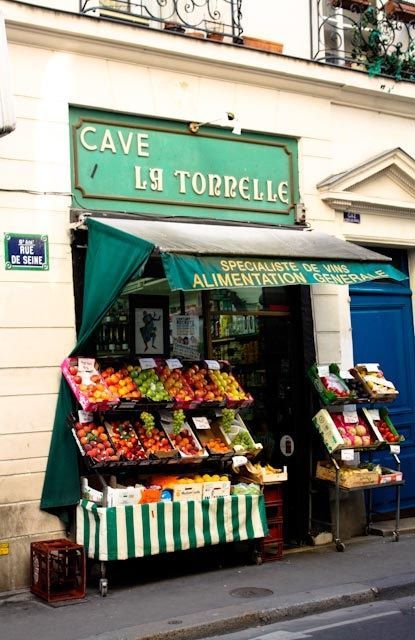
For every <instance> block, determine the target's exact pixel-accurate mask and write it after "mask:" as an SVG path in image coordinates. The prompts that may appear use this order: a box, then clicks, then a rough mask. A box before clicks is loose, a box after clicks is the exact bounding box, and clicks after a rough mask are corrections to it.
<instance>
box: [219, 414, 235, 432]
mask: <svg viewBox="0 0 415 640" xmlns="http://www.w3.org/2000/svg"><path fill="white" fill-rule="evenodd" d="M234 419H235V411H233V409H223V411H222V420H221V426H222V429H223V430H224V432H225V433H226V434H228V433H229V432H230V430H231V426H232V422H233V421H234Z"/></svg>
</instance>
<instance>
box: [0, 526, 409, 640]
mask: <svg viewBox="0 0 415 640" xmlns="http://www.w3.org/2000/svg"><path fill="white" fill-rule="evenodd" d="M245 560H246V557H245V556H244V555H240V556H235V555H234V554H232V553H231V551H230V548H218V549H215V548H213V547H211V548H209V549H204V550H199V552H182V554H181V555H179V554H176V555H175V556H173V554H168V555H166V556H164V557H162V556H155V557H153V558H146V559H142V560H134V561H129V562H126V563H124V562H122V561H120V562H118V563H116V564H115V565H114V566H113V567H112V569H113V571H111V570H110V574H109V592H108V595H107V597H106V598H103V597H101V596H100V595H99V593H98V590H97V586H98V581H97V580H94V581H92V582H91V583H90V584H89V587H88V592H87V597H86V598H85V599H84V600H81V601H76V602H75V601H72V602H70V601H69V602H67V603H65V604H64V605H61V606H50V605H48V604H47V603H45V602H43V601H42V600H39V599H38V598H36V597H35V596H32V595H31V594H29V593H27V592H25V593H20V594H14V595H9V597H3V598H0V638H1V639H2V640H23V639H24V638H30V639H31V640H57V639H59V640H173V639H174V640H192V639H193V638H195V639H196V638H204V637H211V636H215V635H219V634H224V633H229V632H235V631H238V630H241V629H247V628H250V627H255V626H259V625H268V624H272V623H276V622H278V621H283V620H287V619H292V618H298V617H300V616H305V615H310V614H316V613H319V612H322V611H329V610H337V609H340V608H343V607H348V606H352V605H360V604H365V603H373V602H376V601H378V600H380V599H384V598H387V597H396V596H398V595H399V596H403V595H406V594H410V593H412V592H415V535H414V534H407V535H404V536H401V538H400V540H399V542H393V541H392V538H383V537H376V536H369V537H364V538H358V539H354V540H353V541H351V542H349V543H348V544H347V545H346V550H345V552H344V553H338V552H336V551H335V548H334V546H333V545H328V546H326V547H316V548H313V549H308V550H304V551H301V552H295V553H288V554H285V555H284V558H283V560H282V561H279V562H269V563H265V564H263V565H261V566H254V565H247V564H244V561H245ZM219 563H220V564H219ZM110 569H111V567H110ZM270 640H271V639H270Z"/></svg>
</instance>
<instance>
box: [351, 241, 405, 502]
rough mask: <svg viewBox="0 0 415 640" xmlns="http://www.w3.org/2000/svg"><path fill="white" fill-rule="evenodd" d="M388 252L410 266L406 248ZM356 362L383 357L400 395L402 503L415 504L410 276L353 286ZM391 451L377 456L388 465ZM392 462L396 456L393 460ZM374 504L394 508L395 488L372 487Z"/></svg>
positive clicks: (396, 416)
mask: <svg viewBox="0 0 415 640" xmlns="http://www.w3.org/2000/svg"><path fill="white" fill-rule="evenodd" d="M379 251H380V253H383V254H385V255H390V256H391V257H392V258H393V263H394V266H396V267H397V268H398V269H400V270H401V271H404V272H406V273H407V272H408V269H407V260H406V255H405V252H402V251H397V250H385V249H380V250H379ZM350 295H351V315H352V331H353V351H354V362H355V363H358V362H379V363H380V366H381V368H382V369H383V371H384V373H385V376H386V377H387V378H389V379H390V380H392V381H393V382H394V383H395V385H396V387H397V389H398V390H399V396H398V398H397V400H395V401H394V402H393V403H392V404H390V405H388V410H389V413H390V416H391V419H392V422H393V423H394V424H395V426H396V428H397V429H398V431H399V433H402V434H403V435H404V436H405V442H404V443H403V444H402V445H401V454H400V459H401V463H402V467H401V468H402V471H403V473H404V478H405V481H406V484H405V486H404V487H402V493H401V500H402V502H401V506H402V509H406V508H414V507H415V340H414V325H413V317H412V292H411V290H410V289H409V280H405V281H404V282H403V283H395V282H391V281H379V282H376V283H368V284H365V285H356V286H354V287H351V288H350ZM391 460H392V461H393V458H391V456H390V455H387V454H385V453H381V454H379V456H378V461H379V462H381V464H382V465H383V466H386V467H387V466H388V464H389V465H390V463H391ZM393 462H394V461H393ZM373 497H374V500H375V504H374V506H375V508H376V510H377V511H379V512H383V513H386V512H388V511H393V510H394V505H395V491H394V489H382V490H379V491H375V492H374V496H373Z"/></svg>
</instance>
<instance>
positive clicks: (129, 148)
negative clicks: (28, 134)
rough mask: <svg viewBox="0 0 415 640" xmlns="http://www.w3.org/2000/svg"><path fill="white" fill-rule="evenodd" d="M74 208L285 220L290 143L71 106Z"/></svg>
mask: <svg viewBox="0 0 415 640" xmlns="http://www.w3.org/2000/svg"><path fill="white" fill-rule="evenodd" d="M70 123H71V133H72V135H71V146H72V169H73V170H72V180H73V184H72V187H73V193H74V202H73V204H74V206H75V207H77V206H81V207H84V208H87V209H105V210H111V211H127V212H129V213H137V214H140V213H145V214H154V215H156V216H193V217H198V218H217V219H228V220H242V221H252V220H255V221H258V222H266V223H271V224H273V223H274V224H275V223H277V224H293V222H294V206H295V204H296V202H298V200H299V198H298V168H297V141H296V140H294V139H289V138H277V137H275V136H269V135H263V134H257V133H246V134H243V135H241V136H237V135H233V134H232V133H231V132H230V131H228V130H226V129H223V128H216V127H210V126H204V127H202V128H201V129H200V130H199V132H198V133H197V134H193V133H191V132H190V131H189V129H188V126H187V123H184V122H177V121H164V120H154V119H149V118H136V117H132V116H127V115H120V114H105V113H104V112H99V111H95V112H93V111H86V110H84V109H75V108H73V109H71V113H70Z"/></svg>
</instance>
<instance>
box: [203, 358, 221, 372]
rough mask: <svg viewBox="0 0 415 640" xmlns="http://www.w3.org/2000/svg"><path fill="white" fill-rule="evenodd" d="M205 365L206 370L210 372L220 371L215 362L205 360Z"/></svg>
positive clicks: (218, 365)
mask: <svg viewBox="0 0 415 640" xmlns="http://www.w3.org/2000/svg"><path fill="white" fill-rule="evenodd" d="M205 363H206V366H207V368H208V369H211V370H212V371H219V369H220V364H219V362H218V361H217V360H205Z"/></svg>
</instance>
